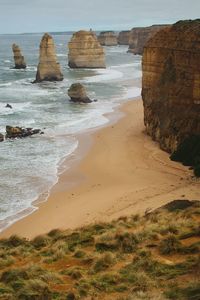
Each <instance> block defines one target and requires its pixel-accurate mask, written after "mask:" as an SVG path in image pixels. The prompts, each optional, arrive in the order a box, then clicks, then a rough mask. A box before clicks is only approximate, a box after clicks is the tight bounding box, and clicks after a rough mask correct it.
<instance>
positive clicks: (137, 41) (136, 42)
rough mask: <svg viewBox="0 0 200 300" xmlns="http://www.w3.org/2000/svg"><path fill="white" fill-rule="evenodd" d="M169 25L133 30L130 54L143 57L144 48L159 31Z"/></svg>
mask: <svg viewBox="0 0 200 300" xmlns="http://www.w3.org/2000/svg"><path fill="white" fill-rule="evenodd" d="M165 27H168V25H152V26H150V27H137V28H133V29H132V30H131V33H130V39H129V49H128V52H130V53H133V54H139V55H142V53H143V49H144V46H145V45H146V43H147V42H148V40H149V39H150V38H152V37H153V36H154V35H155V34H156V33H157V32H158V31H159V30H161V29H163V28H165Z"/></svg>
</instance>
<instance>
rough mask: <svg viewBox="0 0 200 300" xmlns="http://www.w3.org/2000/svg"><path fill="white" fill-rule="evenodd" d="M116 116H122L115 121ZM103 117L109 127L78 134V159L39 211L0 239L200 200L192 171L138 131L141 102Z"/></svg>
mask: <svg viewBox="0 0 200 300" xmlns="http://www.w3.org/2000/svg"><path fill="white" fill-rule="evenodd" d="M118 111H119V114H120V115H121V114H123V117H122V118H119V116H118V119H116V112H118ZM109 115H110V116H109ZM106 116H107V117H108V119H109V121H108V123H106V124H104V125H102V126H100V128H96V129H92V130H89V132H87V133H84V134H83V136H82V137H81V139H83V141H80V147H78V148H77V149H78V150H76V151H75V153H76V155H77V153H79V154H80V156H79V157H78V159H75V161H76V162H75V163H74V162H72V165H71V168H70V169H68V170H66V171H64V172H63V173H61V174H60V176H59V179H58V182H57V183H56V184H55V185H54V187H53V188H52V190H51V192H50V195H49V197H48V199H47V201H45V202H40V203H39V202H38V200H37V206H38V209H37V210H35V211H34V212H33V213H31V214H30V215H28V216H26V217H24V218H23V219H20V220H19V221H17V222H15V223H14V224H12V225H11V226H10V227H8V228H7V229H5V230H4V231H3V232H2V233H1V234H0V238H2V237H9V236H10V235H12V234H18V235H21V236H24V237H27V238H33V237H34V236H36V235H39V234H44V233H47V232H48V231H50V230H52V229H55V228H60V229H75V228H77V227H81V226H83V225H87V224H89V223H94V222H101V221H109V220H112V219H115V218H117V217H120V216H123V215H130V214H134V213H144V212H145V211H147V210H150V209H155V208H157V207H160V206H161V205H163V204H165V203H167V202H169V201H172V200H175V199H179V198H180V199H192V200H195V198H199V197H200V192H198V187H199V185H200V184H199V182H198V181H195V180H192V179H191V171H189V170H188V168H186V167H184V166H182V165H181V164H178V163H175V162H171V161H170V160H169V157H168V156H169V155H168V154H167V153H165V152H163V151H162V150H160V149H159V147H158V145H157V144H156V143H155V142H153V141H152V140H151V138H150V137H148V136H147V135H145V133H144V132H143V131H144V125H143V106H142V101H141V100H133V101H127V102H126V103H124V104H122V105H121V106H118V107H116V109H115V110H114V112H112V113H110V114H108V115H107V114H106ZM112 118H113V119H115V120H116V122H115V121H113V120H112ZM86 136H87V138H86ZM85 139H87V141H86V140H85ZM84 143H85V148H84V147H83V146H84ZM65 163H66V162H64V164H65ZM66 183H67V184H66ZM94 199H95V201H94ZM35 203H36V202H35ZM80 208H81V209H80Z"/></svg>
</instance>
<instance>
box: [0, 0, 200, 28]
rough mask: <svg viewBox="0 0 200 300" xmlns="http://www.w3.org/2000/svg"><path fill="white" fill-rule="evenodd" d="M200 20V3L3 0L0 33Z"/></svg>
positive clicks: (179, 0) (170, 0) (195, 0)
mask: <svg viewBox="0 0 200 300" xmlns="http://www.w3.org/2000/svg"><path fill="white" fill-rule="evenodd" d="M194 18H200V0H0V33H23V32H44V31H68V30H79V29H89V28H93V29H96V30H106V29H113V30H121V29H129V28H132V27H135V26H146V25H152V24H158V23H172V22H176V21H177V20H180V19H194Z"/></svg>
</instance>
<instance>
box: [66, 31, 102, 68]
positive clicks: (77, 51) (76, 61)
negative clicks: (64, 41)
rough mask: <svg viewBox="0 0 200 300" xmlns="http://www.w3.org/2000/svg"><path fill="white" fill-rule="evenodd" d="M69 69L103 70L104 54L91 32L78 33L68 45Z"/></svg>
mask: <svg viewBox="0 0 200 300" xmlns="http://www.w3.org/2000/svg"><path fill="white" fill-rule="evenodd" d="M68 46H69V54H68V61H69V62H68V65H69V67H70V68H91V69H92V68H105V67H106V66H105V54H104V50H103V47H102V46H101V45H100V44H99V42H98V40H97V37H96V34H95V33H94V32H93V31H84V30H81V31H78V32H76V33H74V34H73V36H72V38H71V41H70V42H69V44H68Z"/></svg>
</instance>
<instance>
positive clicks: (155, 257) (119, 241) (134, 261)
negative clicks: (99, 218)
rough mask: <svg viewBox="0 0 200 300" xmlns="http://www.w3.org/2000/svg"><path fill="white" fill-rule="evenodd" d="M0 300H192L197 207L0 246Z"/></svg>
mask: <svg viewBox="0 0 200 300" xmlns="http://www.w3.org/2000/svg"><path fill="white" fill-rule="evenodd" d="M0 299H4V300H6V299H9V300H10V299H20V300H49V299H61V300H62V299H65V300H73V299H88V300H89V299H90V300H92V299H102V300H103V299H108V300H110V299H116V300H133V299H134V300H137V299H145V300H148V299H151V300H152V299H156V300H159V299H181V300H184V299H188V300H198V299H200V202H198V201H187V200H176V201H173V202H171V203H169V204H168V205H166V206H164V207H162V208H160V209H158V210H156V211H153V212H149V211H148V212H146V214H145V215H144V216H139V215H133V216H130V217H121V218H119V219H118V220H115V221H112V222H110V223H101V224H93V225H90V226H87V227H84V228H80V229H77V230H76V231H60V230H57V229H55V230H52V231H51V232H49V233H48V234H46V235H42V236H38V237H36V238H34V239H33V240H31V241H28V240H26V239H24V238H20V237H18V236H11V237H10V238H9V239H3V240H1V241H0Z"/></svg>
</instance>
